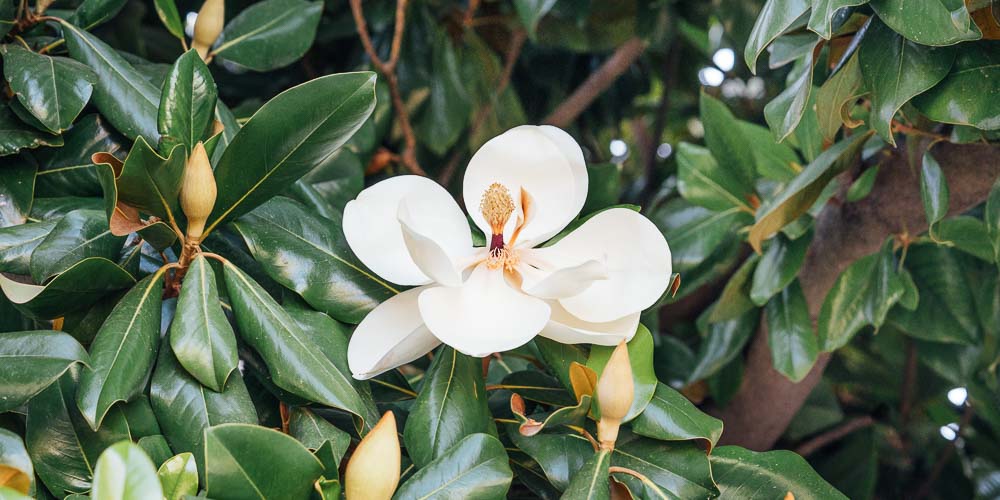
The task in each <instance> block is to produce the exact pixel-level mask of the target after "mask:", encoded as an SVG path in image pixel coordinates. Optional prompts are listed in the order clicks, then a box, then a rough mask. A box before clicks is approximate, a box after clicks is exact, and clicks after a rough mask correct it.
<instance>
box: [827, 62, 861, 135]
mask: <svg viewBox="0 0 1000 500" xmlns="http://www.w3.org/2000/svg"><path fill="white" fill-rule="evenodd" d="M865 93H866V89H865V80H864V77H862V75H861V65H860V64H859V63H858V55H857V54H856V53H855V54H854V55H852V56H851V58H850V59H848V60H847V62H846V63H844V65H843V66H842V67H841V68H840V70H838V71H837V72H836V73H835V74H834V75H833V76H831V77H830V78H829V79H827V80H826V82H824V83H823V85H822V86H821V87H820V88H819V91H818V92H816V119H817V121H818V123H819V130H820V133H821V134H822V135H823V139H824V140H826V141H831V142H832V141H833V138H834V137H836V136H837V131H838V130H840V127H841V126H846V127H848V128H854V127H856V126H858V125H861V123H860V122H859V121H857V120H854V119H853V118H851V108H852V107H853V106H854V103H855V102H856V101H857V100H858V97H861V96H862V95H863V94H865Z"/></svg>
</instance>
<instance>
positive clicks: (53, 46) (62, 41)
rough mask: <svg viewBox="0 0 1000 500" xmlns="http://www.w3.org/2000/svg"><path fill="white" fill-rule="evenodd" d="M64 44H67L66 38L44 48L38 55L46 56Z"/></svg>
mask: <svg viewBox="0 0 1000 500" xmlns="http://www.w3.org/2000/svg"><path fill="white" fill-rule="evenodd" d="M64 43H66V39H65V38H60V39H59V40H56V41H54V42H52V43H50V44H48V45H46V46H44V47H42V48H41V50H39V51H38V53H39V54H46V53H48V52H49V51H50V50H52V49H54V48H56V47H59V46H60V45H62V44H64Z"/></svg>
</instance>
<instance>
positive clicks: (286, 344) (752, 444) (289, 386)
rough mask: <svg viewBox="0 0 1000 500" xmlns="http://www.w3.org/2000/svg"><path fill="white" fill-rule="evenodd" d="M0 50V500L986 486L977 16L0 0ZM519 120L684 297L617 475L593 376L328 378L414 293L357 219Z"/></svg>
mask: <svg viewBox="0 0 1000 500" xmlns="http://www.w3.org/2000/svg"><path fill="white" fill-rule="evenodd" d="M223 4H225V5H224V8H223ZM199 10H200V11H201V13H202V14H201V16H202V22H201V23H200V25H199V26H196V24H198V23H196V22H195V13H196V12H198V11H199ZM223 12H224V22H222V20H223ZM212 16H215V18H213V17H212ZM207 19H215V20H216V21H218V26H217V30H216V32H215V33H214V34H212V36H209V35H206V34H205V33H207V32H209V31H211V30H212V26H209V23H208V22H207V21H206V20H207ZM196 27H197V29H196ZM199 30H201V31H199ZM218 31H221V35H220V36H219V37H218V39H216V37H215V36H214V35H215V34H218ZM0 37H2V45H0V59H2V69H3V81H2V82H0V86H2V88H3V90H4V92H3V98H2V99H0V289H2V291H3V294H2V295H0V332H2V333H0V498H2V499H8V498H10V499H16V498H22V497H23V496H24V495H30V496H32V497H35V498H53V497H54V498H66V497H74V496H80V495H87V494H88V493H89V495H90V496H91V497H94V498H114V499H119V498H121V499H146V498H157V497H160V496H163V497H165V498H170V499H176V498H184V497H185V496H195V495H198V496H202V497H209V498H217V499H224V498H255V497H259V498H308V497H313V498H339V497H340V496H341V495H342V491H343V490H344V489H345V488H344V486H345V485H343V484H342V482H343V480H344V476H345V475H346V476H347V482H348V484H347V485H346V490H347V491H348V492H350V491H351V484H350V476H351V474H362V475H364V474H367V476H355V477H365V480H366V481H370V482H371V487H372V488H375V486H376V485H378V484H380V483H381V482H386V484H390V483H391V484H390V486H395V483H392V481H394V480H397V479H398V488H397V489H396V490H395V495H396V497H397V498H430V497H434V498H502V497H505V496H509V497H524V498H532V497H541V498H557V497H560V496H564V497H566V498H610V497H612V496H616V497H617V496H618V495H627V494H630V495H631V496H632V497H634V498H715V497H720V498H790V497H786V494H788V493H791V494H792V495H793V496H794V498H800V499H803V498H842V497H843V496H847V497H850V498H874V497H882V498H896V497H907V498H923V497H926V498H966V497H973V496H978V497H983V498H991V497H995V496H997V495H1000V451H998V450H1000V413H998V412H997V408H998V403H1000V383H998V379H997V373H996V366H997V361H998V360H1000V344H998V341H997V335H998V332H1000V273H998V263H1000V183H997V184H996V185H995V187H993V188H992V189H991V186H994V182H995V181H996V179H997V176H998V174H1000V147H997V146H996V145H995V143H996V142H997V141H1000V132H998V130H1000V41H997V40H998V39H1000V9H998V8H997V7H996V6H994V5H993V4H992V3H991V2H989V1H988V0H985V1H980V0H967V1H965V2H963V1H961V0H870V1H869V0H812V1H809V0H767V2H766V3H763V4H761V3H760V2H758V1H756V0H716V1H713V2H704V3H701V2H698V3H695V2H670V1H642V0H622V1H615V2H609V1H604V2H602V1H588V0H560V1H555V0H512V1H506V0H497V1H485V2H480V1H478V0H468V1H450V0H427V1H414V2H412V3H409V4H408V2H406V1H400V2H398V3H397V2H394V1H383V0H373V1H370V2H365V3H364V5H362V3H361V2H360V1H356V0H352V1H350V2H344V1H342V0H326V1H308V0H263V1H260V2H252V1H244V0H231V1H229V2H223V1H222V0H207V1H206V2H205V4H204V5H203V4H202V3H201V2H200V1H189V0H177V1H175V0H153V1H139V0H133V1H127V0H81V1H78V0H55V1H53V0H37V2H35V3H32V2H29V1H26V0H21V1H18V0H0ZM206 37H207V38H206ZM189 47H190V50H189ZM739 54H743V56H744V57H743V58H742V60H740V58H739V57H738V55H739ZM744 62H745V65H744V64H743V63H744ZM541 122H546V123H552V124H555V125H558V126H560V127H562V128H564V129H566V130H567V131H568V132H569V133H570V134H571V135H573V137H575V138H576V140H577V141H578V142H579V143H580V144H582V145H583V146H584V149H585V153H586V159H587V162H588V166H587V169H588V175H589V192H588V196H587V199H586V202H585V205H584V209H583V211H582V213H581V214H580V219H585V218H586V217H588V216H589V215H592V214H593V213H596V212H598V211H601V210H604V209H607V208H608V207H611V206H621V205H624V206H626V207H629V208H630V209H635V210H641V212H642V213H643V214H644V215H645V216H647V217H649V218H650V219H651V220H653V221H654V222H655V224H656V225H657V227H658V228H659V229H660V230H661V231H662V232H663V234H664V235H665V236H666V239H667V240H668V242H669V244H670V248H671V253H672V257H673V270H674V273H677V274H678V275H679V277H677V278H675V279H674V281H672V283H671V284H672V286H671V290H670V291H668V293H667V294H666V295H665V296H664V297H663V298H662V299H661V300H660V301H659V302H658V303H657V304H656V305H654V306H653V307H651V308H649V309H648V310H646V311H645V312H644V313H643V315H642V325H641V326H640V327H639V329H638V332H637V333H636V335H635V336H634V338H632V340H631V341H630V342H629V343H628V346H627V351H628V355H629V356H628V360H629V365H630V367H631V373H632V380H633V387H634V397H633V400H632V403H631V405H630V407H629V408H628V412H627V416H626V417H625V418H624V423H623V425H622V428H621V431H620V434H619V436H618V439H617V443H615V444H614V447H613V449H609V448H608V447H605V446H599V445H598V444H597V443H596V442H594V440H593V437H592V436H593V435H597V430H596V426H597V424H596V422H597V420H598V419H599V418H600V408H599V405H598V404H597V403H598V401H597V399H598V398H599V394H598V392H599V391H597V389H598V387H597V384H598V383H599V381H600V380H601V376H602V374H603V372H604V371H605V366H606V365H608V364H609V363H610V361H609V359H612V358H613V355H612V352H613V348H612V347H605V346H590V345H563V344H559V343H557V342H555V341H552V340H549V339H545V338H541V337H539V338H536V339H535V340H533V341H532V342H530V343H528V344H527V345H525V346H523V347H521V348H519V349H516V350H514V351H510V352H505V353H497V354H495V355H494V356H492V357H486V358H483V359H478V358H473V357H470V356H466V355H463V354H461V353H459V352H457V351H455V350H453V349H451V348H449V347H447V346H442V347H441V348H439V349H438V350H436V351H435V352H434V353H432V355H428V356H425V357H422V358H420V359H418V360H417V361H415V362H413V363H411V364H408V365H406V366H404V367H401V368H400V369H398V370H393V371H391V372H388V373H386V374H383V375H380V376H378V377H375V378H373V379H371V380H365V381H360V380H355V379H353V378H352V376H351V371H350V369H349V368H348V361H347V345H348V342H349V338H350V335H351V331H352V327H353V325H356V324H358V323H359V322H360V321H361V320H362V319H363V318H364V317H365V315H366V314H367V313H368V312H370V311H371V310H372V309H373V308H374V307H375V306H377V305H378V304H380V303H382V302H384V301H386V300H388V299H389V298H391V297H393V296H394V295H395V294H397V293H399V292H400V291H402V288H401V287H398V286H395V285H393V284H391V283H387V282H386V281H384V280H381V279H379V278H378V277H377V276H375V275H374V274H373V273H372V272H370V271H369V270H368V269H366V268H365V266H364V265H363V264H362V263H361V262H360V261H359V260H358V258H357V257H355V255H354V254H353V253H352V251H351V248H350V247H349V245H348V244H347V242H346V241H345V237H344V234H343V230H342V219H343V209H344V206H345V204H346V203H347V202H348V201H349V200H351V199H353V198H355V197H356V196H357V195H358V193H359V192H360V191H361V190H362V189H363V188H364V187H365V186H366V185H371V184H372V183H374V182H377V181H379V180H382V179H385V178H388V177H391V176H394V175H398V174H403V173H410V174H418V175H427V176H429V177H432V178H434V179H436V180H438V181H439V182H440V183H441V184H443V185H445V186H446V187H448V188H449V189H450V190H451V191H452V192H453V193H458V192H459V191H460V184H461V179H462V175H461V174H462V168H463V165H465V164H466V163H467V162H468V159H469V157H470V156H471V155H472V153H474V152H475V151H476V150H477V149H478V148H479V147H480V146H481V145H482V144H483V143H485V142H486V141H487V140H488V139H490V138H491V137H494V136H496V135H498V134H500V133H502V132H504V131H505V130H507V129H509V128H511V127H514V126H517V125H521V124H524V123H541ZM198 167H203V168H202V169H201V170H198ZM209 169H210V170H209ZM192 172H200V173H199V174H198V175H201V177H197V176H196V175H195V174H193V173H192ZM213 177H214V182H215V184H216V186H217V193H215V191H214V190H213V191H212V193H211V194H212V198H214V204H208V206H201V205H199V200H200V199H201V198H199V197H196V196H194V195H192V194H191V193H194V192H197V191H198V190H199V189H201V188H205V187H206V186H208V185H209V184H211V183H210V182H208V183H206V182H204V179H206V178H207V179H209V180H210V179H212V178H213ZM206 189H207V188H206ZM572 226H573V224H571V227H572ZM470 231H473V232H474V233H475V238H476V239H477V241H479V243H478V244H480V245H481V244H483V243H484V240H485V239H486V238H485V237H484V236H483V235H482V234H481V233H479V232H478V230H476V229H475V228H474V226H473V225H471V224H470ZM557 238H558V236H557ZM605 404H606V403H605ZM390 411H391V412H392V413H391V415H392V417H386V418H385V419H384V420H382V422H383V424H379V425H378V428H380V429H389V430H388V431H385V432H382V433H377V432H373V428H375V426H376V424H377V423H378V422H380V419H381V418H383V417H382V416H383V414H386V412H390ZM709 414H711V415H714V416H710V415H709ZM716 417H719V418H716ZM724 427H725V429H724ZM397 429H398V443H397V442H396V441H395V440H394V439H389V440H388V443H389V445H388V449H390V451H391V449H398V448H399V447H400V446H399V445H402V457H401V466H400V467H399V468H400V469H401V470H399V471H398V472H399V474H400V475H399V476H395V477H393V476H394V475H395V474H396V472H395V471H392V470H391V469H392V468H393V467H394V466H395V465H396V464H394V463H393V462H392V460H371V459H370V458H369V459H365V458H364V457H363V455H364V454H363V453H362V450H363V449H365V448H367V449H377V450H380V451H379V453H380V455H379V456H388V455H391V453H388V455H385V454H386V451H385V450H386V449H387V445H386V442H387V441H386V440H385V439H386V438H385V437H384V436H385V434H386V432H388V434H389V435H390V436H391V437H393V438H397V436H396V432H394V431H395V430H397ZM376 434H378V435H380V436H382V437H379V438H378V440H377V441H376V440H375V439H372V440H365V441H364V442H362V441H361V440H362V438H364V437H365V436H367V435H372V436H375V435H376ZM772 449H774V450H776V451H768V450H772ZM788 450H795V451H796V452H798V454H796V453H793V452H792V451H788ZM800 455H801V456H800ZM803 457H804V458H803ZM354 458H357V462H354V463H355V464H356V465H355V466H354V467H351V466H350V465H349V464H351V463H352V462H351V460H352V459H354ZM386 464H388V467H387V466H386ZM380 467H382V469H380ZM352 469H353V471H358V470H360V471H362V472H352ZM355 491H357V490H355ZM388 491H389V494H391V493H392V488H391V487H390V488H389V489H388Z"/></svg>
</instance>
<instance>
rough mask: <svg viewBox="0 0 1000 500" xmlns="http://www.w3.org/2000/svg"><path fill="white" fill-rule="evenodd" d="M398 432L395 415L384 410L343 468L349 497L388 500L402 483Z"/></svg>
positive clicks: (350, 499) (353, 498) (354, 499)
mask: <svg viewBox="0 0 1000 500" xmlns="http://www.w3.org/2000/svg"><path fill="white" fill-rule="evenodd" d="M399 466H400V451H399V435H398V434H397V433H396V417H395V416H393V414H392V412H391V411H387V412H385V415H382V419H381V420H379V421H378V424H377V425H375V428H374V429H372V430H371V432H369V433H368V435H367V436H365V438H364V439H362V440H361V443H359V444H358V447H357V448H356V449H355V450H354V454H353V455H351V460H350V461H349V462H348V463H347V470H345V471H344V496H346V497H347V500H389V499H391V498H392V494H393V493H395V492H396V486H397V485H398V484H399Z"/></svg>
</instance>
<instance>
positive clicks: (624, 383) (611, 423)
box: [597, 340, 635, 449]
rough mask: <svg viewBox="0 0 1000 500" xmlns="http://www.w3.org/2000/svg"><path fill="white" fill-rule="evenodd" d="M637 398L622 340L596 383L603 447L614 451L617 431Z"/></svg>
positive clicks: (598, 430) (598, 435)
mask: <svg viewBox="0 0 1000 500" xmlns="http://www.w3.org/2000/svg"><path fill="white" fill-rule="evenodd" d="M634 398H635V382H633V380H632V365H631V363H629V359H628V346H627V345H626V344H625V341H624V340H623V341H621V342H620V343H619V344H618V347H615V350H614V351H613V352H612V353H611V358H609V359H608V364H606V365H604V372H603V373H601V376H600V378H598V380H597V404H598V406H599V407H600V408H601V420H599V421H598V422H597V439H598V440H599V441H600V442H601V448H605V449H613V448H614V447H615V441H617V440H618V428H619V427H620V426H621V423H622V419H624V418H625V415H627V414H628V410H629V408H631V407H632V400H633V399H634Z"/></svg>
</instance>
